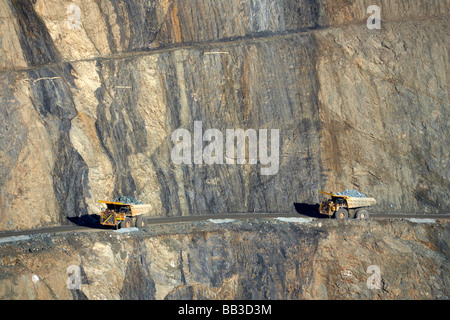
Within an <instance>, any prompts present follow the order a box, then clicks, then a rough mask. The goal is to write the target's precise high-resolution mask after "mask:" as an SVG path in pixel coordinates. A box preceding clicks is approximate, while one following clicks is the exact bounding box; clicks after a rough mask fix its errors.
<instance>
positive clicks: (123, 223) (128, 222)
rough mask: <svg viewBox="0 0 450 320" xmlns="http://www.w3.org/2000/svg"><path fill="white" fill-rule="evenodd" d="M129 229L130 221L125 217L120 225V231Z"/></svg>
mask: <svg viewBox="0 0 450 320" xmlns="http://www.w3.org/2000/svg"><path fill="white" fill-rule="evenodd" d="M131 227H132V223H131V219H130V218H128V217H126V218H125V220H123V221H122V222H121V223H120V229H125V228H131Z"/></svg>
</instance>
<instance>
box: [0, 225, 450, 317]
mask: <svg viewBox="0 0 450 320" xmlns="http://www.w3.org/2000/svg"><path fill="white" fill-rule="evenodd" d="M216 220H218V219H216ZM304 220H306V219H304ZM430 220H431V219H430ZM449 230H450V229H449V228H448V222H447V221H445V220H443V221H434V222H431V221H430V222H426V223H417V222H411V221H407V220H404V221H399V220H396V221H393V222H391V221H389V220H387V219H385V220H373V221H370V220H368V221H367V220H366V221H365V220H350V221H347V222H340V221H336V220H322V221H319V220H315V221H310V222H300V223H298V222H284V221H279V220H276V219H272V220H267V221H264V220H259V221H256V220H248V221H239V222H237V221H235V222H233V223H225V224H213V223H208V222H202V223H195V224H194V225H193V226H189V225H183V226H181V225H178V226H177V225H170V226H169V225H166V226H153V227H152V228H149V229H148V230H146V231H137V232H127V233H121V232H117V231H111V232H96V233H81V234H76V235H74V234H72V233H69V234H60V235H39V236H33V237H31V236H30V237H29V238H28V239H27V238H26V236H22V238H23V239H22V240H21V241H13V242H5V241H7V240H8V239H1V240H2V243H1V244H0V274H1V277H0V299H218V300H223V299H448V298H449V297H450V292H449V288H450V283H449V277H448V274H449V271H450V270H449V267H450V266H449V264H448V250H449V248H448V237H449ZM119 231H121V230H119ZM148 232H151V233H150V234H149V233H148ZM176 311H177V310H171V309H168V310H167V313H168V314H169V313H172V312H176ZM272 311H273V312H274V313H277V312H279V310H278V311H277V310H272Z"/></svg>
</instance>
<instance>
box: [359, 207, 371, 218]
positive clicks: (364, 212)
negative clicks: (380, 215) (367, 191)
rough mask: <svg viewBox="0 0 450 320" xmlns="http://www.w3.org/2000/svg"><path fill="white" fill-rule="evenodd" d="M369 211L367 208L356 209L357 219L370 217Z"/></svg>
mask: <svg viewBox="0 0 450 320" xmlns="http://www.w3.org/2000/svg"><path fill="white" fill-rule="evenodd" d="M368 218H369V211H367V210H366V209H359V210H357V211H356V219H368Z"/></svg>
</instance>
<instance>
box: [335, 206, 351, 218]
mask: <svg viewBox="0 0 450 320" xmlns="http://www.w3.org/2000/svg"><path fill="white" fill-rule="evenodd" d="M334 217H335V218H336V219H347V218H348V211H347V210H346V209H344V208H339V209H338V210H337V211H336V212H335V213H334Z"/></svg>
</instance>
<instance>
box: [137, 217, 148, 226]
mask: <svg viewBox="0 0 450 320" xmlns="http://www.w3.org/2000/svg"><path fill="white" fill-rule="evenodd" d="M146 225H147V219H146V218H145V217H142V216H140V217H137V219H136V227H138V228H143V227H145V226H146Z"/></svg>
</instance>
